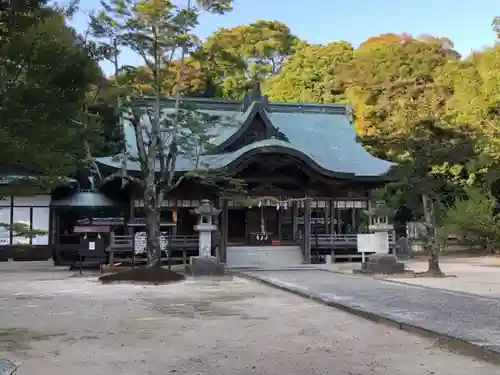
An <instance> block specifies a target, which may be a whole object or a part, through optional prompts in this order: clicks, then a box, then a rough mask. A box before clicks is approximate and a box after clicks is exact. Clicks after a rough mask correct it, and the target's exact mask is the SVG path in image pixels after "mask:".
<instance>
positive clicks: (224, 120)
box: [97, 99, 392, 178]
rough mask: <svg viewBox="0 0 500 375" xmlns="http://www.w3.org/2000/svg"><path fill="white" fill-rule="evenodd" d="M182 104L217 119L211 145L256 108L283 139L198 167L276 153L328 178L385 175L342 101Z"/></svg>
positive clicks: (206, 159) (128, 130)
mask: <svg viewBox="0 0 500 375" xmlns="http://www.w3.org/2000/svg"><path fill="white" fill-rule="evenodd" d="M185 102H186V103H190V104H193V105H194V106H196V108H197V109H198V111H200V112H202V113H204V114H206V115H210V116H214V117H218V118H219V119H220V121H218V122H217V123H214V124H213V126H212V127H211V128H210V129H208V130H207V133H208V134H209V135H213V138H212V140H211V143H212V144H213V145H222V144H225V143H228V142H231V141H232V140H233V139H234V138H237V135H238V133H241V132H243V131H244V128H245V126H246V125H248V124H249V123H250V122H251V120H252V119H253V117H254V116H255V114H256V113H257V112H258V113H259V114H260V115H261V117H262V118H263V120H264V122H265V123H266V125H267V126H274V128H277V129H278V130H279V132H280V133H282V134H283V135H284V137H285V139H286V140H279V139H272V138H271V139H266V140H261V141H258V142H254V143H251V144H249V145H247V146H245V147H242V148H240V149H239V150H237V151H235V152H231V153H216V154H207V155H203V156H202V158H201V164H200V165H203V166H207V167H210V168H222V167H229V166H230V165H231V164H232V163H237V162H238V159H239V158H240V157H245V158H246V157H247V156H249V153H260V152H281V153H286V154H290V155H293V156H296V157H298V158H300V159H302V160H303V161H304V162H306V163H308V164H309V165H310V166H311V167H313V168H316V169H317V170H318V171H320V172H321V173H323V174H325V175H331V176H332V177H344V178H353V177H368V178H369V177H377V176H380V175H383V174H385V173H386V172H387V171H388V169H389V168H390V166H391V165H392V164H391V163H389V162H387V161H384V160H381V159H378V158H375V157H373V156H372V155H370V154H369V153H368V152H367V151H366V150H365V149H364V148H363V146H362V145H361V144H359V143H357V141H356V133H355V131H354V127H353V125H352V123H351V120H350V115H349V113H350V111H349V107H348V106H346V105H337V104H332V105H319V104H303V103H293V104H289V103H261V102H254V103H252V105H250V106H249V108H248V109H246V110H242V103H241V102H236V101H215V100H208V99H185ZM134 105H136V106H144V105H145V102H144V101H138V102H136V103H134ZM173 105H174V101H173V100H166V101H165V102H163V111H162V113H163V115H167V114H168V113H172V112H173V110H174V108H173ZM145 121H147V120H146V119H145ZM124 126H125V131H124V133H125V141H126V143H127V145H128V149H129V153H130V154H137V147H136V142H135V133H134V130H133V128H132V126H131V124H130V123H128V122H126V121H125V124H124ZM97 160H98V162H100V163H102V164H104V165H107V166H110V167H114V168H120V165H121V164H120V163H119V161H117V160H115V159H114V158H112V157H105V158H99V159H97ZM200 165H199V166H200ZM199 166H198V167H199ZM127 168H128V169H129V170H131V171H134V170H137V171H138V170H139V169H140V168H139V165H138V163H136V162H130V161H129V162H128V164H127ZM193 168H195V166H194V164H193V163H192V162H191V161H190V160H188V159H184V158H178V162H177V167H176V169H177V170H178V171H189V170H192V169H193Z"/></svg>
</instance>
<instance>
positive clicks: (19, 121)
mask: <svg viewBox="0 0 500 375" xmlns="http://www.w3.org/2000/svg"><path fill="white" fill-rule="evenodd" d="M9 4H10V5H9ZM9 4H7V5H6V4H3V7H4V9H2V12H1V13H0V25H1V31H2V35H1V41H2V43H1V45H0V54H1V62H0V159H1V160H2V164H1V165H0V170H1V172H3V173H27V174H30V175H35V176H38V177H39V179H38V180H37V182H40V183H42V182H43V184H44V185H45V184H46V183H48V185H49V186H52V183H53V182H56V181H58V180H59V179H60V178H61V177H66V176H69V175H71V174H72V173H73V172H74V171H75V169H76V165H77V161H78V158H79V156H80V154H78V153H77V152H75V150H81V145H79V144H80V137H81V136H82V132H83V130H82V129H79V128H77V127H75V126H73V125H72V123H71V121H70V119H71V117H72V116H73V115H74V114H76V113H77V112H78V111H79V109H80V108H81V107H82V105H83V103H84V101H85V96H86V93H87V91H88V89H89V87H90V85H91V84H92V83H93V82H95V79H96V77H97V76H98V74H99V70H98V68H97V66H96V64H95V63H94V61H93V60H92V58H91V56H89V53H88V51H87V50H86V49H85V48H81V47H80V46H78V45H77V43H76V39H75V35H74V34H73V32H72V30H71V29H69V28H68V27H67V26H66V24H65V20H64V16H63V15H62V14H60V13H59V12H58V11H56V10H55V9H53V8H49V7H46V6H44V2H36V1H31V2H19V3H18V2H10V3H9ZM14 4H15V5H14ZM31 181H33V180H31ZM45 187H47V186H45Z"/></svg>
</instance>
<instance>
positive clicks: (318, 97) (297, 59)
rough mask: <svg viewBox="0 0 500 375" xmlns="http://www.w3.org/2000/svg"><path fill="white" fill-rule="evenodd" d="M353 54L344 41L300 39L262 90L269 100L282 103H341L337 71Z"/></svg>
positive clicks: (342, 95)
mask: <svg viewBox="0 0 500 375" xmlns="http://www.w3.org/2000/svg"><path fill="white" fill-rule="evenodd" d="M353 57H354V49H353V47H352V46H351V45H350V44H349V43H347V42H338V43H329V44H327V45H325V46H323V45H318V44H313V45H311V44H308V43H306V42H300V43H299V44H298V45H297V46H296V48H295V53H294V54H293V55H291V56H290V57H289V58H288V59H286V60H285V62H284V63H283V65H282V70H281V72H280V73H279V74H277V75H275V76H273V77H271V78H269V80H267V82H266V83H265V88H264V91H265V93H266V94H267V95H268V96H269V97H270V99H272V100H276V101H283V102H315V103H341V102H344V101H345V99H346V98H345V84H344V82H343V80H342V79H341V77H340V71H341V69H342V68H343V67H344V66H345V65H346V64H347V63H349V62H350V61H351V60H352V59H353Z"/></svg>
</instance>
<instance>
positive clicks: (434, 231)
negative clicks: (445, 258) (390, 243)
mask: <svg viewBox="0 0 500 375" xmlns="http://www.w3.org/2000/svg"><path fill="white" fill-rule="evenodd" d="M422 205H423V207H424V217H425V226H426V232H427V244H426V247H427V252H428V263H429V268H428V270H427V273H428V274H430V275H433V276H442V275H443V272H442V271H441V268H440V267H439V251H440V245H439V243H438V240H437V239H438V228H437V223H436V212H435V205H434V201H433V200H432V199H431V198H430V197H429V196H428V195H427V194H422Z"/></svg>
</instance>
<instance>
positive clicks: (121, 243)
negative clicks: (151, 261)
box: [106, 235, 198, 265]
mask: <svg viewBox="0 0 500 375" xmlns="http://www.w3.org/2000/svg"><path fill="white" fill-rule="evenodd" d="M167 241H168V242H167V250H166V251H163V252H162V261H172V262H179V261H180V262H182V264H184V265H186V264H187V263H188V259H189V257H190V256H193V255H197V254H198V236H197V235H175V236H169V237H168V239H167ZM106 251H107V252H108V253H109V264H110V265H114V264H117V263H131V264H132V265H135V264H136V263H139V262H143V261H145V256H144V255H145V254H144V255H143V254H136V253H135V251H134V249H133V236H132V235H113V236H112V237H111V242H110V245H109V246H108V247H107V249H106Z"/></svg>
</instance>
